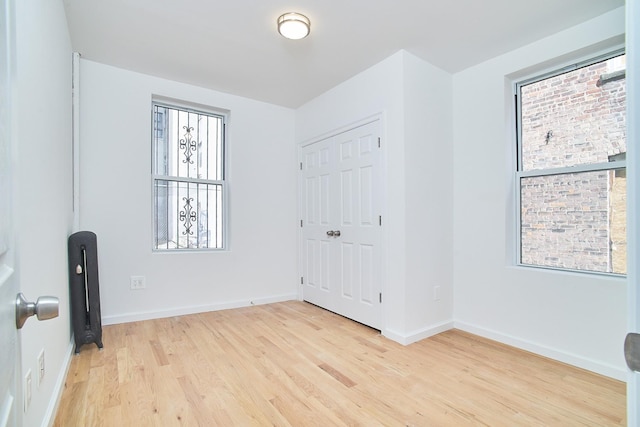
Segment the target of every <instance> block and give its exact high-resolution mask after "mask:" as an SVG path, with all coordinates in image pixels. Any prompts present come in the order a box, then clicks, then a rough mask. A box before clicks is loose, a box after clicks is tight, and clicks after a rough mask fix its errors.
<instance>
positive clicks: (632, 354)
mask: <svg viewBox="0 0 640 427" xmlns="http://www.w3.org/2000/svg"><path fill="white" fill-rule="evenodd" d="M624 358H625V361H626V362H627V366H628V367H629V369H631V370H632V371H636V372H640V334H635V333H633V332H630V333H629V334H627V338H626V339H625V340H624Z"/></svg>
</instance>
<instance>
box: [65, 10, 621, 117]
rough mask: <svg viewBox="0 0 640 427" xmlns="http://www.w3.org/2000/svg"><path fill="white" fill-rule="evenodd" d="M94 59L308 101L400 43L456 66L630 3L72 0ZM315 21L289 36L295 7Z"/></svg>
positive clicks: (80, 40)
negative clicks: (298, 36)
mask: <svg viewBox="0 0 640 427" xmlns="http://www.w3.org/2000/svg"><path fill="white" fill-rule="evenodd" d="M64 4H65V9H66V14H67V20H68V23H69V30H70V34H71V41H72V45H73V49H74V50H75V51H77V52H80V54H81V55H82V57H83V58H86V59H89V60H93V61H97V62H101V63H105V64H109V65H113V66H116V67H120V68H125V69H129V70H133V71H138V72H141V73H146V74H151V75H155V76H159V77H164V78H167V79H171V80H176V81H181V82H186V83H191V84H194V85H198V86H202V87H206V88H210V89H214V90H218V91H222V92H228V93H232V94H236V95H240V96H244V97H248V98H253V99H257V100H261V101H266V102H270V103H273V104H278V105H283V106H287V107H298V106H300V105H302V104H304V103H305V102H307V101H309V100H310V99H313V98H314V97H316V96H317V95H319V94H321V93H323V92H325V91H326V90H328V89H330V88H332V87H334V86H336V85H337V84H339V83H341V82H343V81H344V80H346V79H348V78H349V77H352V76H354V75H355V74H357V73H359V72H361V71H363V70H365V69H366V68H368V67H370V66H372V65H374V64H376V63H377V62H379V61H381V60H382V59H384V58H386V57H388V56H389V55H391V54H393V53H395V52H397V51H398V50H400V49H406V50H407V51H409V52H411V53H413V54H415V55H417V56H419V57H421V58H423V59H424V60H426V61H428V62H430V63H431V64H433V65H435V66H437V67H440V68H442V69H444V70H446V71H449V72H451V73H454V72H457V71H460V70H463V69H465V68H467V67H469V66H472V65H474V64H477V63H480V62H482V61H484V60H487V59H489V58H492V57H494V56H497V55H499V54H502V53H504V52H508V51H509V50H512V49H514V48H517V47H519V46H522V45H525V44H528V43H530V42H532V41H535V40H537V39H540V38H542V37H545V36H547V35H550V34H553V33H556V32H558V31H561V30H563V29H565V28H568V27H571V26H573V25H576V24H578V23H580V22H583V21H586V20H589V19H591V18H593V17H595V16H598V15H600V14H602V13H604V12H607V11H609V10H612V9H615V8H617V7H620V6H623V5H624V0H482V1H481V0H439V1H436V0H395V1H392V0H340V1H338V0H227V1H221V0H64ZM291 11H295V12H300V13H303V14H305V15H306V16H308V17H309V18H310V19H311V34H310V35H309V36H308V37H307V38H305V39H303V40H298V41H293V40H286V39H284V38H283V37H282V36H280V35H279V34H278V32H277V30H276V24H275V23H276V19H277V17H278V16H279V15H281V14H282V13H284V12H291Z"/></svg>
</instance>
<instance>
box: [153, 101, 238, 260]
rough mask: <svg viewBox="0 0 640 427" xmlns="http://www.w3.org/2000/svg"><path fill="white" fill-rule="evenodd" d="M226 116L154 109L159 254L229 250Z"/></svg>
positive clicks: (173, 108)
mask: <svg viewBox="0 0 640 427" xmlns="http://www.w3.org/2000/svg"><path fill="white" fill-rule="evenodd" d="M225 118H226V116H225V115H224V114H219V113H212V112H205V111H196V110H193V109H190V108H183V107H181V106H180V107H178V106H175V105H167V104H162V103H159V102H154V103H153V120H152V123H153V133H152V146H153V150H152V157H153V158H152V174H153V248H154V250H194V249H223V248H224V245H225V232H224V230H225V194H226V183H225V164H224V163H225V162H224V150H225Z"/></svg>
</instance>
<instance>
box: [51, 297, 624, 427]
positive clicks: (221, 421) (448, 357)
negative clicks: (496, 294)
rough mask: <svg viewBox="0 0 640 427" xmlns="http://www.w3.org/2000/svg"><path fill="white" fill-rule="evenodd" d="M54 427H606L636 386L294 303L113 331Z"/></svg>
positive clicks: (454, 336)
mask: <svg viewBox="0 0 640 427" xmlns="http://www.w3.org/2000/svg"><path fill="white" fill-rule="evenodd" d="M103 334H104V336H103V338H104V339H103V341H104V350H103V351H98V350H97V349H96V348H95V345H85V346H83V347H82V351H81V352H80V354H79V355H77V356H74V357H73V359H72V363H71V366H70V369H69V374H68V377H67V380H66V383H65V389H64V393H63V396H62V400H61V402H60V406H59V409H58V413H57V418H56V420H55V424H54V425H55V426H61V427H69V426H116V427H122V426H178V425H184V426H266V425H274V426H314V425H317V426H343V425H349V426H355V425H362V426H377V425H383V426H461V425H487V426H578V425H580V426H581V425H585V426H607V425H624V424H625V385H624V384H623V383H621V382H619V381H615V380H612V379H608V378H605V377H601V376H598V375H595V374H593V373H589V372H587V371H584V370H581V369H577V368H574V367H571V366H567V365H564V364H562V363H558V362H555V361H552V360H549V359H546V358H543V357H539V356H536V355H533V354H531V353H527V352H523V351H520V350H517V349H514V348H512V347H508V346H505V345H502V344H499V343H496V342H493V341H490V340H487V339H484V338H479V337H477V336H474V335H470V334H468V333H464V332H461V331H456V330H453V331H448V332H445V333H442V334H439V335H437V336H434V337H432V338H429V339H426V340H423V341H421V342H418V343H415V344H412V345H410V346H406V347H404V346H401V345H399V344H397V343H395V342H393V341H390V340H388V339H386V338H384V337H382V336H380V333H379V332H378V331H375V330H372V329H369V328H367V327H365V326H362V325H360V324H358V323H355V322H352V321H349V320H347V319H344V318H342V317H340V316H337V315H335V314H332V313H330V312H327V311H324V310H322V309H320V308H318V307H315V306H313V305H310V304H307V303H303V302H298V301H292V302H285V303H278V304H271V305H262V306H256V307H249V308H243V309H235V310H225V311H217V312H211V313H203V314H195V315H190V316H182V317H173V318H167V319H158V320H152V321H145V322H135V323H127V324H122V325H113V326H106V327H105V328H104V331H103Z"/></svg>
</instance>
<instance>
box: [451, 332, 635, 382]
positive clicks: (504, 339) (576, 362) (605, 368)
mask: <svg viewBox="0 0 640 427" xmlns="http://www.w3.org/2000/svg"><path fill="white" fill-rule="evenodd" d="M453 326H454V328H456V329H460V330H461V331H465V332H469V333H471V334H474V335H478V336H481V337H484V338H489V339H491V340H494V341H498V342H501V343H503V344H507V345H510V346H512V347H516V348H519V349H522V350H526V351H530V352H531V353H535V354H539V355H541V356H544V357H548V358H550V359H554V360H557V361H559V362H563V363H567V364H569V365H573V366H577V367H578V368H582V369H586V370H588V371H591V372H595V373H597V374H600V375H604V376H606V377H609V378H614V379H616V380H619V381H624V382H626V381H627V371H626V369H624V368H620V367H617V366H613V365H609V364H606V363H602V362H598V361H595V360H591V359H587V358H585V357H582V356H578V355H576V354H572V353H568V352H565V351H562V350H558V349H555V348H552V347H547V346H544V345H540V344H536V343H534V342H531V341H527V340H523V339H520V338H517V337H514V336H511V335H506V334H503V333H500V332H496V331H493V330H490V329H485V328H481V327H477V326H474V325H472V324H469V323H465V322H459V321H455V322H453ZM621 351H622V350H621Z"/></svg>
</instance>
